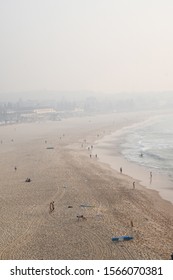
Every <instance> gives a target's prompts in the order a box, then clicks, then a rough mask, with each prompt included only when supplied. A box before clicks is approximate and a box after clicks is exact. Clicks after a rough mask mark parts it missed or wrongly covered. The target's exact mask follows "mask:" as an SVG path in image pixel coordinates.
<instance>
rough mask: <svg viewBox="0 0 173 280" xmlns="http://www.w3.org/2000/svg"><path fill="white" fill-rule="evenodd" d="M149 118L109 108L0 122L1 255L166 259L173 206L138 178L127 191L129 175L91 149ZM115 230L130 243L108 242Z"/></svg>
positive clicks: (172, 238)
mask: <svg viewBox="0 0 173 280" xmlns="http://www.w3.org/2000/svg"><path fill="white" fill-rule="evenodd" d="M153 114H154V113H151V116H152V115H153ZM147 118H148V113H129V114H127V113H124V114H123V113H121V114H120V113H114V114H111V115H99V116H89V117H83V118H71V119H62V121H57V122H46V123H41V122H40V123H27V124H15V125H7V126H1V127H0V140H1V143H0V155H1V156H0V213H1V215H0V259H1V260H12V259H18V260H23V259H34V260H37V259H38V260H42V259H55V260H56V259H62V260H66V259H71V260H76V259H79V260H82V259H87V260H92V259H93V260H94V259H98V260H99V259H100V260H101V259H107V260H112V259H117V260H123V259H125V260H127V259H136V260H140V259H147V260H150V259H152V260H154V259H162V260H167V259H170V255H171V253H172V252H173V204H172V203H171V202H169V201H167V200H164V199H163V198H162V197H161V196H160V195H159V193H158V192H157V191H155V190H152V189H149V188H145V187H143V186H142V185H140V183H139V182H138V181H137V182H136V186H135V189H133V188H132V182H133V180H134V179H133V177H129V176H127V175H126V174H120V173H119V172H118V171H116V170H115V169H114V168H111V166H110V165H109V164H108V163H106V162H104V160H103V161H101V160H100V155H99V153H98V151H96V150H95V143H96V142H97V141H98V140H99V139H101V138H103V137H104V136H105V135H110V134H111V132H115V131H118V130H119V129H121V128H123V127H126V126H129V125H133V124H135V123H136V122H137V120H138V122H142V121H144V120H145V119H147ZM91 146H93V148H91ZM91 152H92V156H91V157H90V154H91ZM96 153H98V154H97V157H96V156H95V154H96ZM15 166H16V168H17V170H15ZM26 178H30V179H31V182H25V180H26ZM51 201H54V205H55V209H54V211H53V212H52V213H50V212H49V205H50V202H51ZM77 216H79V217H83V218H77ZM120 235H131V236H133V240H130V241H124V242H113V241H112V240H111V239H112V237H113V236H120Z"/></svg>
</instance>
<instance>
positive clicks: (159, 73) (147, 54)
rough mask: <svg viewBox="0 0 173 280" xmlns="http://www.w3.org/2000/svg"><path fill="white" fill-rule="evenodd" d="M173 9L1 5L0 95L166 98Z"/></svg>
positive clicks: (15, 0) (69, 3)
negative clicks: (157, 94)
mask: <svg viewBox="0 0 173 280" xmlns="http://www.w3.org/2000/svg"><path fill="white" fill-rule="evenodd" d="M172 15H173V1H171V0H164V1H163V0H141V1H139V0H130V1H129V0H87V1H84V0H61V1H60V0H0V38H1V44H0V46H1V47H0V48H1V51H0V92H8V91H30V90H44V89H47V90H57V91H64V90H67V91H79V90H89V91H90V90H91V91H101V92H121V91H126V92H132V91H135V92H138V91H139V92H143V91H162V90H163V91H164V90H173V79H172V76H173V75H172V71H173V70H172V66H173V52H172V50H173V36H172V33H173V31H172V27H173V16H172Z"/></svg>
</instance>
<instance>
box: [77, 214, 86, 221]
mask: <svg viewBox="0 0 173 280" xmlns="http://www.w3.org/2000/svg"><path fill="white" fill-rule="evenodd" d="M76 217H77V218H78V221H79V219H82V220H86V219H87V218H85V217H84V215H77V216H76Z"/></svg>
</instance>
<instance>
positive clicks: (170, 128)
mask: <svg viewBox="0 0 173 280" xmlns="http://www.w3.org/2000/svg"><path fill="white" fill-rule="evenodd" d="M172 122H173V115H165V116H163V115H162V116H159V117H157V118H156V119H155V120H154V121H152V122H151V123H150V124H149V123H148V124H145V125H144V126H141V127H136V128H129V129H126V131H125V134H124V137H123V143H122V144H121V145H120V148H121V153H122V155H123V156H124V157H125V158H126V159H127V160H129V161H132V162H135V163H137V164H140V165H143V166H145V167H147V168H149V169H150V170H151V169H152V170H153V171H155V172H158V173H163V174H165V175H167V176H168V177H169V178H170V179H171V180H172V181H173V125H172Z"/></svg>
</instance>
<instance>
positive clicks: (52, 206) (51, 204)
mask: <svg viewBox="0 0 173 280" xmlns="http://www.w3.org/2000/svg"><path fill="white" fill-rule="evenodd" d="M54 210H55V206H54V201H51V202H50V204H49V213H52V212H53V211H54Z"/></svg>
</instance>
